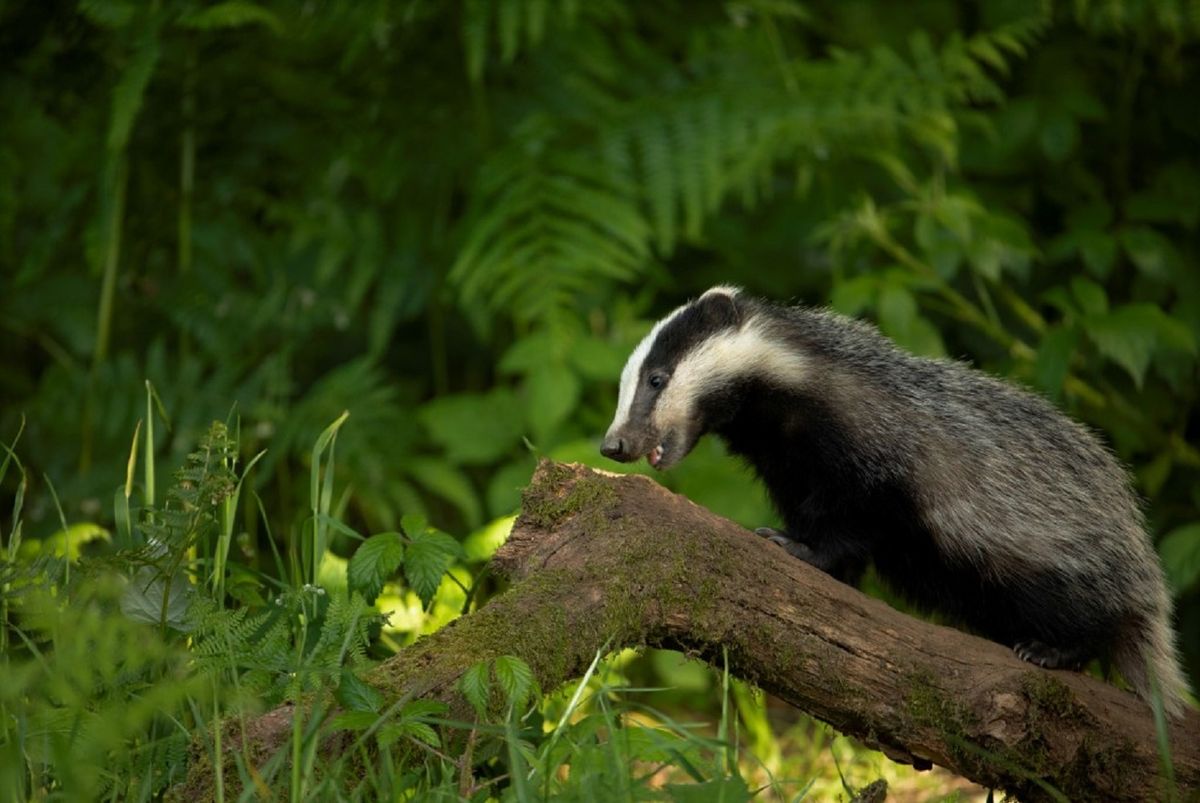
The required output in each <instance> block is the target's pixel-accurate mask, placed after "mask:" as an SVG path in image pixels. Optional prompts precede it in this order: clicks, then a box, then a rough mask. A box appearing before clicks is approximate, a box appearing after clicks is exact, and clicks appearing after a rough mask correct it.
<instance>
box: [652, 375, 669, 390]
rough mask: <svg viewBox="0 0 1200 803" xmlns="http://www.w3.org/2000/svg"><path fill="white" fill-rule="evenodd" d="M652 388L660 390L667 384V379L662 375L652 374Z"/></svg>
mask: <svg viewBox="0 0 1200 803" xmlns="http://www.w3.org/2000/svg"><path fill="white" fill-rule="evenodd" d="M649 382H650V387H652V388H654V389H655V390H658V389H659V388H661V387H662V386H663V385H665V384H667V378H666V377H665V376H663V375H662V374H650V379H649Z"/></svg>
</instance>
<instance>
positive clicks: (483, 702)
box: [458, 661, 492, 717]
mask: <svg viewBox="0 0 1200 803" xmlns="http://www.w3.org/2000/svg"><path fill="white" fill-rule="evenodd" d="M491 685H492V681H491V665H490V664H489V662H487V661H480V662H479V663H477V664H475V665H473V666H472V667H471V668H469V669H468V670H467V671H466V672H463V675H462V677H461V678H459V680H458V690H459V691H460V692H462V696H463V697H465V698H467V702H468V703H470V704H471V707H472V708H474V709H475V713H476V714H477V715H478V716H479V717H483V715H484V713H485V712H486V711H487V705H488V696H489V695H490V693H491Z"/></svg>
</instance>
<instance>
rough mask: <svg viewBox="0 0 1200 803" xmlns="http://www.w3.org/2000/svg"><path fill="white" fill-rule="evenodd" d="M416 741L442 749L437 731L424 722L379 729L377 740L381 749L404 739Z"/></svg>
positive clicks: (405, 723)
mask: <svg viewBox="0 0 1200 803" xmlns="http://www.w3.org/2000/svg"><path fill="white" fill-rule="evenodd" d="M405 737H407V738H410V739H416V740H417V741H420V742H424V743H425V744H427V745H430V746H432V747H441V746H442V740H441V739H439V738H438V735H437V731H435V730H434V729H433V728H431V727H429V725H427V724H426V723H424V722H393V723H389V724H387V725H384V726H383V727H382V728H380V729H379V732H378V735H377V737H376V738H377V740H378V742H379V745H380V746H381V747H387V746H388V745H391V744H395V743H396V742H398V741H400V740H401V739H403V738H405Z"/></svg>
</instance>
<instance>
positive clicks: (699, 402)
mask: <svg viewBox="0 0 1200 803" xmlns="http://www.w3.org/2000/svg"><path fill="white" fill-rule="evenodd" d="M752 339H757V337H755V336H754V335H753V333H751V332H750V331H749V320H748V314H747V310H746V309H744V307H743V302H742V301H741V300H740V299H739V298H738V290H737V289H736V288H732V287H714V288H713V289H711V290H709V291H708V292H707V293H705V294H704V295H702V296H700V298H698V299H696V300H695V301H693V302H691V303H689V304H685V305H684V306H682V307H680V308H679V309H677V310H675V311H674V312H672V313H671V314H670V315H668V316H667V317H665V318H663V319H662V320H661V321H659V322H658V323H657V324H656V325H655V326H654V328H653V329H652V330H651V331H650V334H648V335H646V337H645V338H644V339H643V340H642V342H641V343H639V344H638V347H637V348H636V349H634V351H633V354H631V355H630V357H629V361H628V362H627V363H626V364H625V370H623V371H622V372H621V390H620V395H619V397H618V401H617V413H616V415H615V416H614V417H613V422H612V425H611V426H610V427H609V428H608V434H607V435H605V436H604V443H603V445H602V446H601V447H600V452H601V453H602V454H604V455H605V456H606V457H610V458H612V459H613V460H620V461H621V462H622V463H628V462H632V461H634V460H637V459H638V458H639V457H642V456H643V455H645V456H646V458H647V459H648V460H649V461H650V465H652V466H654V467H655V468H658V469H664V468H668V467H670V466H673V465H674V464H675V463H678V462H679V461H680V460H682V459H683V458H684V456H686V455H687V453H688V452H690V451H691V450H692V447H693V446H695V445H696V441H697V440H698V439H699V438H700V436H701V435H703V434H704V433H705V432H706V431H707V430H708V429H710V428H711V427H713V426H715V425H717V424H719V423H720V422H719V421H717V420H715V418H716V417H719V416H720V415H722V414H724V413H725V412H726V411H727V409H728V406H729V401H730V400H729V392H730V387H731V384H732V383H733V382H734V381H735V380H736V378H737V376H739V375H740V374H741V373H743V369H744V368H745V367H746V365H745V360H746V358H747V356H748V355H747V354H746V347H747V346H748V345H750V340H752ZM760 342H761V341H760Z"/></svg>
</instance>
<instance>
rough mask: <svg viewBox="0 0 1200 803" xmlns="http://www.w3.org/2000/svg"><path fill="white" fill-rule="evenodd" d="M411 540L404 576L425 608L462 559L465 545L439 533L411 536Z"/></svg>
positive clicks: (431, 531) (405, 561)
mask: <svg viewBox="0 0 1200 803" xmlns="http://www.w3.org/2000/svg"><path fill="white" fill-rule="evenodd" d="M409 537H410V539H411V540H410V542H409V544H408V554H407V556H406V557H405V559H404V576H405V577H406V578H407V579H408V584H409V585H410V586H411V587H412V589H413V591H415V592H417V596H418V597H420V598H421V602H422V604H424V605H425V606H428V605H429V603H430V602H431V601H432V600H433V595H434V594H436V593H437V589H438V585H439V584H440V583H441V582H442V576H443V575H444V574H445V573H446V570H447V569H449V568H450V565H451V564H453V563H454V561H455V560H456V559H458V558H461V557H462V545H461V544H459V543H458V541H455V540H454V539H453V538H451V537H450V536H448V535H446V534H445V533H440V532H437V531H436V530H425V531H424V532H417V533H411V534H410V535H409Z"/></svg>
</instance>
